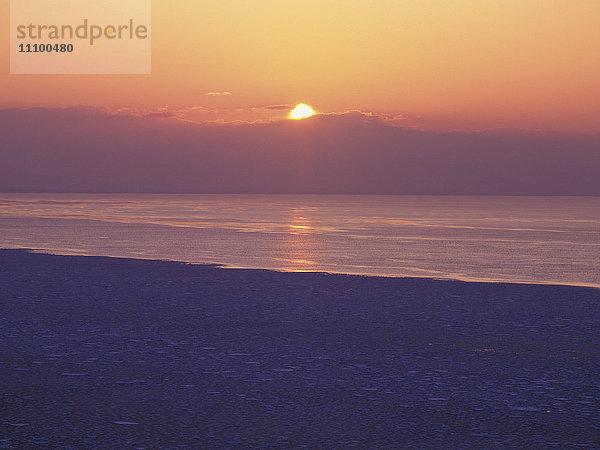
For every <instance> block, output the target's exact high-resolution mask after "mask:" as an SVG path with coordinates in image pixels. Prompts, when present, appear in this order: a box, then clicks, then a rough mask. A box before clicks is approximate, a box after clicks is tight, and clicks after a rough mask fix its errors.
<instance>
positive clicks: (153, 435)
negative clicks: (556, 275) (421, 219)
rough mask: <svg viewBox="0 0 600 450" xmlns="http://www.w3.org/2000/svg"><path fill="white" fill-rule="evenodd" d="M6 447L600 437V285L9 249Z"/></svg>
mask: <svg viewBox="0 0 600 450" xmlns="http://www.w3.org/2000/svg"><path fill="white" fill-rule="evenodd" d="M0 311H1V312H0V355H1V356H0V357H1V364H0V396H1V398H2V402H1V403H0V448H56V447H68V448H93V447H96V448H107V447H112V448H140V447H146V448H158V447H162V448H174V447H177V446H182V447H196V448H207V447H209V448H210V447H213V448H232V447H299V446H306V447H309V448H310V447H314V448H317V447H319V448H323V447H337V448H348V447H362V448H365V447H367V448H375V447H420V448H422V447H427V448H431V447H438V448H439V447H447V448H457V447H500V446H507V447H522V446H532V447H536V448H540V447H551V446H556V447H562V448H573V447H589V448H598V447H599V446H600V404H599V398H600V347H599V345H598V342H600V290H598V289H593V288H580V287H569V286H545V285H517V284H494V283H465V282H460V281H450V280H447V281H442V280H438V281H436V280H428V279H416V278H412V279H411V278H405V279H400V278H376V277H361V276H350V275H331V274H318V273H277V272H270V271H264V270H244V269H222V268H218V267H212V266H201V265H189V264H184V263H177V262H160V261H148V260H127V259H114V258H104V257H77V256H52V255H45V254H30V253H26V252H23V251H17V250H2V251H0Z"/></svg>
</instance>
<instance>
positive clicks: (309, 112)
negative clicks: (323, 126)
mask: <svg viewBox="0 0 600 450" xmlns="http://www.w3.org/2000/svg"><path fill="white" fill-rule="evenodd" d="M314 114H315V112H314V111H313V109H312V108H311V107H310V106H308V105H305V104H304V103H301V104H300V105H298V106H296V107H295V108H294V109H292V112H290V118H291V119H304V118H306V117H310V116H313V115H314Z"/></svg>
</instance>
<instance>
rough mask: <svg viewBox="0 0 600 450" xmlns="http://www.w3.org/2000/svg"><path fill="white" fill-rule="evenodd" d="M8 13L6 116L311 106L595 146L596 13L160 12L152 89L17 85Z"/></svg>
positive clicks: (512, 6) (536, 8) (537, 9)
mask: <svg viewBox="0 0 600 450" xmlns="http://www.w3.org/2000/svg"><path fill="white" fill-rule="evenodd" d="M8 3H9V2H8V1H7V0H3V1H2V3H0V17H1V20H2V29H3V30H4V31H3V38H2V39H3V41H4V42H5V44H4V45H2V46H0V61H1V63H2V70H1V71H0V107H15V106H71V105H90V106H105V107H109V108H123V107H125V108H132V109H151V110H157V109H159V108H167V109H169V110H180V111H187V112H188V113H189V111H191V110H192V108H193V111H194V115H193V118H194V120H199V121H202V120H215V119H223V120H225V121H229V120H253V119H255V118H265V117H267V118H268V117H270V118H280V117H281V118H283V117H285V115H286V114H287V110H283V109H265V108H263V107H264V106H267V105H292V104H296V103H300V102H303V103H308V104H311V105H312V106H313V107H314V108H315V109H317V110H318V111H322V112H343V111H347V110H354V109H357V110H361V111H372V112H382V113H386V114H390V115H402V116H406V117H407V119H406V124H407V125H411V126H413V125H418V126H422V127H425V128H429V127H434V128H447V129H456V128H458V129H481V128H522V129H539V130H552V131H554V130H556V131H573V132H584V133H600V106H599V105H600V26H599V25H598V20H599V18H600V2H599V1H597V0H553V1H550V0H503V1H485V0H456V1H447V0H420V1H414V0H413V1H408V0H374V1H365V0H344V1H341V0H303V1H295V0H294V1H288V0H269V1H267V0H251V1H249V0H220V1H212V0H211V1H203V0H170V1H167V0H153V23H152V46H153V52H152V55H153V56H152V70H153V73H152V75H144V76H141V75H140V76H137V75H129V76H123V75H121V76H112V75H102V76H89V75H73V76H49V75H41V76H40V75H9V74H8V72H9V59H8V50H9V49H8V44H7V43H8V40H9V33H8V28H9V9H8ZM225 91H227V92H230V93H231V95H220V96H208V95H205V94H206V93H208V92H225Z"/></svg>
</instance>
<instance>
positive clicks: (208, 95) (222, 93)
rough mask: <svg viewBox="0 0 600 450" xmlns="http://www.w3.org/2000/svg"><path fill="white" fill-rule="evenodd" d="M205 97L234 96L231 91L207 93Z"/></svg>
mask: <svg viewBox="0 0 600 450" xmlns="http://www.w3.org/2000/svg"><path fill="white" fill-rule="evenodd" d="M204 95H205V96H207V97H224V96H227V95H233V94H232V93H231V92H229V91H216V92H207V93H206V94H204Z"/></svg>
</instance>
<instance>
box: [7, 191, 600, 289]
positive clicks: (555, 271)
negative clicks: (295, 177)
mask: <svg viewBox="0 0 600 450" xmlns="http://www.w3.org/2000/svg"><path fill="white" fill-rule="evenodd" d="M0 247H4V248H19V247H27V248H35V249H41V250H45V251H50V252H53V253H59V254H82V255H99V256H119V257H132V258H148V259H165V260H177V261H187V262H194V263H206V262H209V263H220V264H224V265H228V266H233V267H251V268H265V269H279V270H288V271H327V272H341V273H351V274H365V275H387V276H419V277H434V278H455V279H461V280H467V281H508V282H531V283H557V284H574V285H588V286H600V262H599V261H600V197H467V196H465V197H451V196H443V197H442V196H440V197H436V196H345V195H338V196H328V195H307V196H302V195H150V194H146V195H125V194H118V195H117V194H113V195H104V194H103V195H88V194H76V195H74V194H0Z"/></svg>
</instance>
